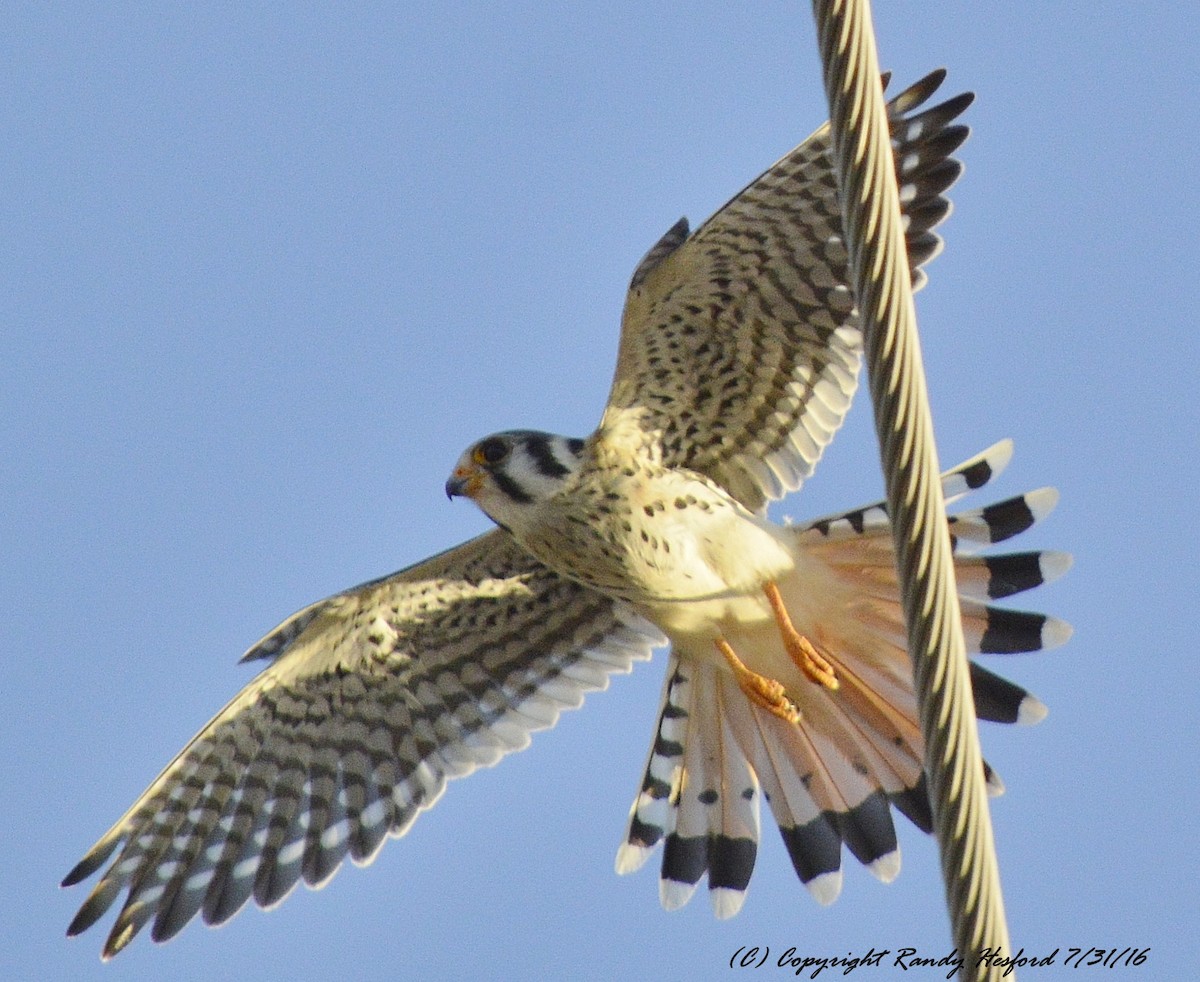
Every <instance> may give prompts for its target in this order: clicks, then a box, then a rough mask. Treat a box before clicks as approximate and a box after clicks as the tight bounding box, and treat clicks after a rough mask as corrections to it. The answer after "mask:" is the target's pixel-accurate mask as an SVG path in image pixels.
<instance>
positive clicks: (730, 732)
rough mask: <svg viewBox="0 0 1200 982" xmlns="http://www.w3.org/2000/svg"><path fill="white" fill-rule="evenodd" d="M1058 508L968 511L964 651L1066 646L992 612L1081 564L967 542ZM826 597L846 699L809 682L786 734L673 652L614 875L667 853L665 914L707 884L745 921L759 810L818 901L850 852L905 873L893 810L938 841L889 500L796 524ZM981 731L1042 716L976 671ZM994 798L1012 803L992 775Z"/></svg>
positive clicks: (1046, 630) (996, 466)
mask: <svg viewBox="0 0 1200 982" xmlns="http://www.w3.org/2000/svg"><path fill="white" fill-rule="evenodd" d="M1011 454H1012V446H1011V443H1010V442H1008V441H1004V442H1002V443H998V444H996V446H994V447H992V448H990V449H989V450H987V451H985V452H984V453H982V454H980V455H979V456H978V457H976V458H974V459H973V460H970V461H967V462H966V463H965V464H962V465H960V466H959V467H956V468H954V469H953V470H951V471H949V472H947V473H946V474H945V475H944V476H943V478H942V486H943V491H944V492H945V494H946V496H947V498H960V497H962V496H963V495H964V494H966V493H968V492H970V491H974V490H976V489H978V488H981V487H983V486H985V485H986V484H988V483H989V482H990V481H991V480H992V479H993V478H994V477H996V476H997V475H998V474H999V473H1000V472H1001V471H1002V470H1003V469H1004V467H1005V465H1006V464H1007V463H1008V461H1009V458H1010V457H1011ZM1054 501H1055V495H1054V494H1053V492H1051V491H1049V490H1042V491H1035V492H1032V493H1030V494H1027V495H1021V496H1019V497H1016V498H1012V499H1009V500H1008V501H1005V502H1001V503H1000V504H999V505H991V506H988V507H985V508H980V509H977V510H974V511H963V512H959V513H958V515H957V516H955V517H952V518H951V527H952V528H956V529H958V530H959V531H960V533H966V534H960V535H959V537H958V538H957V539H956V557H955V565H956V570H957V572H958V576H959V585H960V594H961V597H962V605H963V621H964V627H965V629H966V641H967V647H968V650H969V651H970V652H972V653H978V654H990V653H998V654H1009V653H1014V652H1031V651H1040V650H1043V649H1046V648H1051V647H1054V646H1056V645H1059V644H1061V643H1063V642H1064V641H1065V640H1066V639H1067V638H1068V637H1069V636H1070V629H1069V627H1068V626H1067V625H1066V624H1064V623H1063V622H1062V621H1059V620H1057V619H1055V618H1052V617H1047V616H1045V615H1043V614H1035V613H1027V612H1024V611H1016V610H1011V609H1009V608H1006V607H997V606H993V605H992V604H991V603H990V602H991V601H993V600H996V599H1000V598H1006V597H1010V596H1014V595H1015V594H1018V593H1022V592H1024V591H1026V590H1029V589H1032V588H1033V587H1036V586H1040V585H1041V584H1043V583H1047V582H1049V581H1051V580H1053V579H1056V578H1057V577H1059V576H1061V575H1062V574H1063V573H1064V572H1066V570H1067V569H1068V568H1069V566H1070V559H1069V557H1068V556H1066V555H1064V554H1062V553H1055V552H1019V553H1010V554H1004V555H997V556H982V555H972V554H970V553H969V552H968V551H966V550H964V549H963V548H962V546H963V545H973V546H980V545H985V544H989V543H991V542H999V541H1003V540H1005V539H1007V538H1009V537H1011V536H1013V535H1015V534H1017V533H1019V532H1021V531H1023V530H1024V529H1026V528H1028V527H1029V526H1030V525H1032V524H1033V523H1034V522H1036V521H1038V520H1040V519H1041V518H1043V517H1045V515H1046V514H1047V513H1048V512H1049V511H1050V509H1051V508H1052V507H1053V504H1054ZM795 534H796V536H797V538H798V540H799V541H800V543H801V544H802V546H803V549H804V555H805V556H806V557H807V558H808V559H810V560H811V563H810V564H806V568H807V569H808V574H807V575H808V576H809V577H810V578H811V582H808V583H806V584H802V585H801V586H800V587H799V592H800V593H803V592H804V591H805V590H809V591H815V592H817V593H818V594H820V595H821V596H822V597H827V598H829V599H830V600H831V604H830V607H831V608H841V609H843V610H844V611H845V615H844V616H843V617H842V618H841V619H839V618H838V617H836V616H832V610H826V611H825V612H824V613H823V614H822V617H821V623H820V625H819V626H818V625H817V624H809V625H807V626H805V625H804V623H803V622H802V621H801V620H799V619H798V622H797V627H798V628H799V629H800V630H801V632H802V633H806V632H809V634H810V637H811V638H812V640H814V642H816V641H818V639H819V643H818V644H817V647H818V650H819V651H820V652H821V654H822V655H824V656H825V657H826V658H827V659H828V660H829V661H830V662H831V663H832V664H833V665H834V666H835V671H836V672H837V674H838V677H839V680H840V683H841V684H840V688H839V690H838V691H837V692H836V693H831V692H829V691H828V690H825V689H822V688H820V687H817V686H812V685H809V686H807V687H803V688H801V689H800V690H798V691H797V692H795V693H793V692H792V691H791V690H789V695H791V696H792V698H793V701H794V702H795V704H796V706H797V708H798V709H799V710H800V714H801V718H800V721H799V723H797V724H796V725H789V724H788V723H786V722H785V721H784V720H783V719H781V718H780V717H779V716H777V715H774V714H772V713H771V712H768V711H767V710H765V709H763V708H762V707H761V706H759V705H757V704H756V703H755V702H753V701H751V700H750V699H748V698H747V697H746V696H745V695H744V694H743V692H742V691H741V690H740V689H739V687H738V685H737V683H736V681H735V679H734V677H733V675H732V673H731V672H729V671H727V670H725V667H724V666H723V665H722V664H721V663H719V662H717V661H711V660H710V661H703V660H699V659H681V658H679V657H678V656H677V655H672V661H671V665H670V669H669V672H668V678H667V684H666V686H665V688H664V691H663V701H662V710H661V712H660V715H659V723H658V729H657V732H656V734H655V739H654V743H653V745H652V747H651V750H650V754H649V758H648V760H647V763H646V769H645V777H644V778H643V780H642V786H641V790H640V791H639V793H638V796H637V798H636V799H635V800H634V803H633V806H632V808H631V809H630V815H629V824H628V828H627V831H626V835H625V839H624V841H623V842H622V844H621V847H620V849H619V850H618V852H617V861H616V868H617V871H618V872H619V873H629V872H632V871H634V870H636V869H638V868H640V867H641V866H642V865H643V864H644V863H645V862H646V860H647V859H648V858H649V856H650V854H651V853H652V852H654V851H655V850H656V849H657V848H658V847H659V846H660V845H661V846H662V861H661V863H662V865H661V885H660V891H661V895H662V901H663V906H664V907H667V908H668V909H673V908H676V907H679V906H681V905H682V904H684V903H686V902H687V900H688V899H690V897H691V896H692V894H693V893H694V891H695V889H696V887H697V886H698V885H699V883H700V881H701V880H702V879H704V878H705V877H706V876H707V880H708V888H709V894H710V898H711V900H712V904H713V908H714V910H715V911H716V913H717V915H718V916H722V917H725V916H730V915H731V914H734V913H736V912H737V911H738V909H739V908H740V907H741V905H742V902H743V899H744V896H745V891H746V889H747V886H748V884H749V881H750V874H751V872H752V870H753V867H754V861H755V856H756V853H757V845H758V830H759V810H760V804H759V802H760V800H762V799H765V801H766V803H767V806H768V807H769V808H770V811H771V814H772V815H773V817H774V819H775V822H776V824H777V825H778V827H779V830H780V833H781V835H782V837H783V841H784V844H785V846H786V847H787V851H788V854H789V856H790V857H791V860H792V864H793V866H794V868H795V870H796V874H797V876H799V878H800V880H801V882H802V883H804V885H805V886H806V887H807V888H808V890H809V891H810V892H811V893H812V895H813V896H814V897H815V898H816V899H817V900H818V901H819V902H820V903H822V904H828V903H831V902H832V901H833V900H834V899H836V897H837V896H838V893H839V892H840V890H841V884H842V855H843V847H844V848H845V851H848V852H849V853H850V855H852V856H853V857H854V858H855V859H857V860H858V861H859V862H860V863H862V864H863V865H865V866H866V867H867V868H868V869H869V870H870V871H871V872H872V873H873V874H874V875H875V876H876V877H878V878H879V879H880V880H882V881H884V882H887V881H890V880H891V879H892V878H893V877H895V876H896V874H897V873H898V872H899V869H900V849H899V845H898V843H897V840H896V831H895V827H894V825H893V819H892V808H893V807H894V808H895V809H896V810H897V811H899V812H900V813H901V814H903V815H905V816H906V817H908V818H909V819H910V820H911V821H912V822H913V823H914V824H915V825H916V826H917V827H918V828H920V829H922V830H923V831H926V832H928V831H929V830H930V829H931V828H932V816H931V813H930V806H929V800H928V796H927V791H926V785H925V778H924V775H923V772H922V754H923V750H922V747H923V743H922V739H921V735H920V726H919V723H918V718H917V707H916V698H915V695H914V693H913V688H912V680H911V674H910V672H911V670H910V667H909V662H908V655H907V653H906V650H905V644H906V642H905V636H904V628H903V615H902V613H901V607H900V599H899V584H898V581H897V576H896V571H895V568H894V565H893V558H892V556H893V552H892V541H891V531H890V528H889V526H888V523H887V511H886V508H885V507H884V506H883V505H882V504H874V505H870V506H867V507H865V508H858V509H854V510H853V511H848V512H843V513H840V514H838V515H834V516H830V517H827V518H822V519H819V520H817V521H813V522H810V523H808V524H807V525H804V526H798V527H796V528H795ZM971 682H972V686H973V690H974V695H975V707H976V712H977V714H978V716H979V718H980V719H982V720H988V721H994V722H1000V723H1025V724H1027V723H1036V722H1038V721H1039V720H1040V719H1042V718H1043V717H1044V716H1045V714H1046V708H1045V706H1044V705H1043V704H1042V703H1041V702H1040V701H1039V700H1038V699H1037V698H1036V697H1035V696H1033V695H1031V694H1030V693H1029V692H1027V691H1026V690H1025V689H1023V688H1022V687H1021V686H1019V685H1017V684H1015V683H1013V682H1010V681H1008V680H1007V679H1004V678H1002V677H1001V676H999V675H997V674H995V673H994V672H992V671H991V670H990V669H988V668H985V667H983V666H982V665H978V664H974V663H973V664H972V666H971ZM985 768H986V776H987V781H988V788H989V791H990V792H991V793H993V794H998V793H1000V792H1001V791H1002V790H1003V783H1002V782H1001V781H1000V779H999V777H998V776H997V775H996V774H995V773H994V772H993V771H992V769H991V768H990V767H988V766H987V765H986V764H985Z"/></svg>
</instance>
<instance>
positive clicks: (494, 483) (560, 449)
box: [446, 430, 584, 530]
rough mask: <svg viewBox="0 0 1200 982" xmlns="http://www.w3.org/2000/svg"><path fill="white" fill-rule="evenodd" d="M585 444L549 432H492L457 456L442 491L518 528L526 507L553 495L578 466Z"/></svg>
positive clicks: (492, 518)
mask: <svg viewBox="0 0 1200 982" xmlns="http://www.w3.org/2000/svg"><path fill="white" fill-rule="evenodd" d="M583 449H584V441H583V440H579V439H575V438H572V437H565V436H555V435H554V434H552V433H538V432H536V431H534V430H509V431H507V432H505V433H495V434H493V435H492V436H489V437H484V438H483V439H482V440H480V441H478V442H477V443H473V444H472V445H471V446H469V447H468V448H467V449H466V450H465V451H464V452H463V455H462V456H461V457H459V458H458V463H457V464H455V465H454V471H453V472H452V473H451V475H450V479H449V480H448V481H446V494H447V496H448V497H451V498H453V497H455V496H457V495H462V496H463V497H467V498H470V499H471V500H472V501H474V502H475V504H477V505H478V506H479V507H480V508H481V509H482V510H483V512H484V514H485V515H487V516H488V517H489V518H490V519H491V520H492V521H493V522H495V523H496V524H497V525H500V526H503V527H504V528H507V529H510V530H511V529H519V528H520V527H521V525H522V518H523V517H524V516H525V515H527V514H528V512H529V509H530V506H532V505H536V504H538V503H540V502H542V501H545V500H546V499H548V498H551V497H553V496H554V495H555V494H557V493H558V492H559V491H561V490H562V489H563V487H564V486H565V484H566V483H567V481H568V480H569V479H570V477H571V476H572V475H573V474H575V472H576V471H578V470H579V467H580V462H581V460H582V457H583Z"/></svg>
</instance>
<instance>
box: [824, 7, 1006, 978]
mask: <svg viewBox="0 0 1200 982" xmlns="http://www.w3.org/2000/svg"><path fill="white" fill-rule="evenodd" d="M813 14H814V16H815V18H816V23H817V37H818V45H819V48H820V53H821V60H822V65H823V71H824V79H825V91H826V95H827V96H828V98H829V107H830V117H829V118H830V121H831V125H832V131H833V156H834V164H835V170H836V173H837V176H838V186H839V188H840V192H841V195H840V196H841V203H842V216H843V225H844V232H845V237H846V248H847V251H848V252H849V255H850V270H851V276H852V282H853V286H854V290H855V295H856V298H857V302H858V308H859V311H860V317H861V318H862V324H863V331H864V336H865V350H866V362H867V377H868V381H869V385H870V390H871V400H872V404H873V407H874V411H875V428H876V432H877V434H878V437H879V446H880V455H881V458H882V462H883V470H884V475H885V479H886V484H887V501H888V509H889V513H890V515H891V516H892V534H893V537H894V539H895V544H896V561H897V566H898V569H899V573H900V581H901V590H902V597H903V602H904V612H905V617H906V619H907V622H908V645H909V654H910V656H911V658H912V662H913V677H914V680H915V683H916V689H917V698H918V703H919V707H920V718H921V732H922V735H923V737H924V741H925V771H926V774H927V777H928V782H929V793H930V799H931V803H932V807H933V817H934V832H935V834H936V836H937V841H938V847H939V850H940V853H941V861H942V877H943V880H944V883H945V889H946V901H947V906H948V908H949V911H950V917H951V922H952V929H953V937H954V941H955V944H956V946H957V949H958V953H959V955H960V957H965V958H966V959H967V961H966V966H965V970H967V971H968V974H967V976H966V977H970V973H974V977H975V978H978V979H990V978H999V977H1000V975H1001V972H1002V971H1003V969H1002V968H1000V967H996V966H994V965H992V964H989V961H988V960H979V955H980V953H981V952H983V951H984V950H985V949H992V950H993V951H998V952H1002V953H1003V954H1004V955H1008V954H1009V953H1010V949H1009V941H1008V927H1007V925H1006V923H1005V918H1004V899H1003V896H1002V894H1001V890H1000V872H999V867H998V864H997V861H996V853H995V845H994V841H993V837H992V825H991V817H990V814H989V812H988V805H987V791H986V782H985V779H984V771H983V763H982V758H981V756H980V751H979V737H978V732H977V724H976V719H975V710H974V703H973V697H972V694H971V683H970V677H969V674H968V673H969V669H968V662H967V657H966V651H965V645H964V643H963V632H962V621H961V613H960V610H959V603H958V593H957V591H956V587H955V581H954V565H953V560H952V554H951V546H950V536H949V531H948V529H947V526H946V521H945V502H944V501H943V499H942V489H941V483H940V481H939V479H938V474H939V468H938V461H937V453H936V448H935V445H934V437H933V422H932V416H931V413H930V409H929V399H928V392H927V389H926V382H925V371H924V367H923V365H922V362H921V353H920V347H919V342H918V338H917V322H916V312H915V309H914V307H913V299H912V286H911V278H910V273H909V267H908V257H907V254H906V251H905V242H904V230H903V227H902V225H901V218H900V208H899V195H898V192H897V186H896V177H895V166H894V164H893V161H892V153H891V146H890V134H889V129H888V119H887V112H886V109H885V107H884V102H883V92H882V87H881V85H880V73H879V62H878V56H877V54H876V49H875V38H874V31H873V29H872V26H871V13H870V5H869V3H868V2H867V0H814V2H813ZM1010 977H1012V976H1011V975H1010Z"/></svg>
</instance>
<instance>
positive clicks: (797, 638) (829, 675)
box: [763, 582, 839, 690]
mask: <svg viewBox="0 0 1200 982" xmlns="http://www.w3.org/2000/svg"><path fill="white" fill-rule="evenodd" d="M763 593H765V594H766V595H767V600H768V601H769V602H770V604H771V610H773V611H774V612H775V621H776V623H777V624H778V625H779V633H780V634H781V635H783V646H784V647H785V648H786V649H787V653H788V655H790V656H791V659H792V661H794V662H795V663H796V665H797V667H798V668H799V669H800V671H802V672H803V673H804V674H805V675H807V676H808V677H809V678H810V679H811V680H812V681H813V682H816V683H817V684H818V685H823V686H825V688H827V689H833V690H836V689H837V688H838V685H839V683H838V677H837V675H836V674H835V673H834V671H833V666H832V665H830V664H829V662H827V661H826V660H825V659H824V658H822V657H821V656H820V654H818V653H817V649H816V648H814V647H813V646H812V642H811V641H809V640H808V638H806V637H805V636H804V635H803V634H801V633H800V632H799V631H797V630H796V628H795V627H794V626H792V618H791V617H790V616H789V615H788V612H787V608H786V607H785V606H784V605H783V597H781V596H780V595H779V587H777V586H776V585H775V584H774V583H773V582H769V583H767V584H766V585H765V586H764V587H763Z"/></svg>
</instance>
